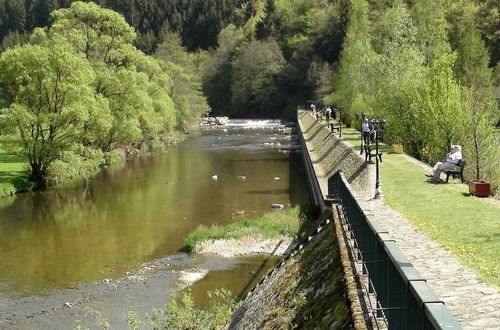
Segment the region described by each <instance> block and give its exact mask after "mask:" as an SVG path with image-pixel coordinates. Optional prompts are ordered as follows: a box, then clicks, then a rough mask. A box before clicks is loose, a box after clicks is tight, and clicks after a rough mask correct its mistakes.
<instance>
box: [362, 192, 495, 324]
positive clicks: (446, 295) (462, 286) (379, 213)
mask: <svg viewBox="0 0 500 330" xmlns="http://www.w3.org/2000/svg"><path fill="white" fill-rule="evenodd" d="M365 203H366V205H367V206H368V207H369V208H370V209H371V211H372V213H373V215H374V216H375V218H376V219H377V221H378V222H379V223H380V224H381V225H382V226H383V227H385V228H386V229H388V230H389V233H390V235H391V237H392V238H393V239H394V240H395V241H396V242H397V244H398V246H399V247H400V249H401V250H402V251H403V253H404V254H405V255H406V257H407V258H408V260H409V261H410V262H411V263H412V264H413V266H414V267H415V268H416V269H417V270H418V271H419V272H420V274H422V276H423V277H424V278H425V279H426V280H427V283H428V284H429V286H430V287H431V288H432V289H433V290H434V292H435V293H436V294H437V295H438V296H439V297H441V299H442V300H443V301H444V302H445V304H446V307H447V308H448V310H449V311H450V313H451V314H452V315H453V316H455V318H456V319H457V320H458V321H459V322H460V324H462V326H463V327H464V328H465V329H500V293H499V292H498V290H497V289H495V288H493V287H492V286H490V285H488V284H485V283H482V282H480V281H479V280H478V279H477V276H476V274H474V273H473V272H472V271H471V270H469V269H467V268H465V267H464V266H462V265H461V264H460V263H459V262H458V260H457V259H456V258H455V257H453V256H452V255H450V254H449V253H448V252H447V251H445V250H444V249H443V248H442V247H441V246H440V245H439V244H438V243H436V242H435V241H433V240H431V239H430V238H428V237H427V236H426V235H424V234H422V233H421V232H419V231H417V230H416V229H415V227H414V226H413V225H412V224H411V223H410V222H409V221H408V220H407V219H405V218H404V217H403V216H402V215H401V214H399V213H398V212H396V211H394V210H393V209H391V208H389V207H388V206H387V205H385V204H384V201H383V200H373V199H372V200H367V201H366V200H365Z"/></svg>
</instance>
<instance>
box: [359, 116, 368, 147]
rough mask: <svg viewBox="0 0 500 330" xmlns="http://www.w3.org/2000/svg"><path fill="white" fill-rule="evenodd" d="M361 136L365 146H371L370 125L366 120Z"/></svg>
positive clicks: (362, 126)
mask: <svg viewBox="0 0 500 330" xmlns="http://www.w3.org/2000/svg"><path fill="white" fill-rule="evenodd" d="M361 134H362V135H363V142H364V143H365V145H368V144H370V125H369V124H368V119H366V118H365V119H364V120H363V123H362V124H361Z"/></svg>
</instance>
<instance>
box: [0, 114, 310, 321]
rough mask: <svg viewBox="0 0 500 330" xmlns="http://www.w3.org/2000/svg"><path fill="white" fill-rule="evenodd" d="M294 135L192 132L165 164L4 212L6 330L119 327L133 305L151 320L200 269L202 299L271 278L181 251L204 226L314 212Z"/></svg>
mask: <svg viewBox="0 0 500 330" xmlns="http://www.w3.org/2000/svg"><path fill="white" fill-rule="evenodd" d="M289 131H290V129H289V128H287V127H285V126H283V125H281V123H280V122H279V121H270V120H268V121H251V120H232V121H230V122H229V123H228V124H227V125H226V126H224V127H219V128H217V129H203V130H199V131H196V132H194V133H193V134H192V136H190V137H189V138H188V139H186V140H185V141H184V142H182V143H180V144H179V145H177V146H175V147H172V148H169V150H168V151H167V152H166V153H161V154H152V155H148V156H142V157H138V158H136V159H134V160H130V161H127V162H125V163H124V164H122V165H120V166H119V167H115V168H112V169H109V170H104V171H102V173H100V174H99V175H97V176H96V177H95V178H94V179H93V180H92V181H91V182H90V183H88V184H83V185H81V184H80V185H76V186H73V187H65V188H57V189H51V190H48V191H43V192H35V193H26V194H19V195H17V196H14V197H11V198H7V199H4V200H1V201H0V266H1V267H0V327H2V326H3V327H9V328H16V327H19V328H47V329H48V328H50V329H55V328H59V327H60V328H67V327H68V326H69V325H71V324H72V323H71V322H73V321H74V314H75V311H77V310H79V311H84V310H87V311H88V310H89V308H88V307H89V306H91V308H92V309H93V310H97V311H99V312H98V314H99V313H102V314H103V315H104V316H105V317H107V318H108V319H116V320H118V319H119V318H120V315H123V316H124V312H123V306H124V305H126V303H127V301H128V304H130V305H131V307H133V308H137V309H138V310H139V312H141V311H150V310H151V308H152V307H153V306H159V305H161V304H163V303H164V302H165V300H166V297H167V294H166V288H168V287H169V286H171V285H173V283H174V282H175V278H176V275H175V274H176V273H175V271H178V270H180V269H186V268H190V267H193V265H196V266H200V265H201V266H203V267H204V268H207V269H210V272H209V274H208V276H207V277H206V278H205V279H204V280H202V281H200V282H199V283H197V284H196V285H195V286H194V287H193V294H194V295H195V297H201V296H202V295H203V293H204V292H205V291H206V290H208V289H211V288H215V287H228V288H230V289H232V290H233V291H234V292H235V293H236V294H240V293H241V291H242V290H244V289H245V288H246V287H248V282H249V281H252V280H253V281H255V280H256V278H257V277H258V275H259V274H257V275H256V274H255V272H256V271H257V270H259V269H260V270H261V272H263V271H265V269H267V268H269V267H270V266H269V263H267V261H266V258H264V257H262V256H261V257H251V258H236V259H223V258H216V257H209V256H194V255H190V254H187V253H183V252H181V251H180V248H181V247H182V245H183V240H184V238H185V237H186V236H187V235H188V234H189V233H190V232H191V231H192V230H193V229H194V228H196V227H197V226H199V225H211V224H225V223H230V222H233V221H236V220H239V219H243V218H245V217H255V216H259V215H261V214H263V213H265V212H268V211H270V210H271V205H272V204H273V203H279V204H284V205H289V204H292V205H294V204H300V203H303V202H306V201H307V198H308V197H307V191H306V189H307V188H306V183H305V178H304V175H303V169H302V161H301V155H300V150H298V149H297V147H298V146H297V145H298V141H297V140H296V136H295V135H293V134H290V132H289ZM214 176H217V179H216V180H214ZM239 176H245V177H246V179H244V180H243V179H241V178H238V177H239ZM242 211H244V215H241V214H242V213H243V212H242ZM265 263H267V264H265ZM145 273H147V275H145ZM235 275H238V276H236V278H237V280H236V279H235ZM141 276H142V277H141ZM146 278H147V279H146ZM127 279H128V280H127ZM137 279H139V280H137ZM142 279H144V281H142ZM118 283H119V284H120V285H118ZM146 285H147V288H146V287H145V286H146ZM159 291H161V292H162V294H158V292H159ZM70 301H73V302H75V303H70V305H71V307H68V306H65V305H64V304H65V303H66V302H70ZM73 305H75V306H73ZM76 305H78V308H79V309H77V308H76V307H77V306H76ZM84 307H85V308H84ZM68 310H71V312H68ZM78 313H79V312H78ZM87 314H89V313H87ZM90 314H92V313H90ZM92 317H95V313H94V315H91V316H90V317H87V319H89V318H92ZM84 318H85V317H84ZM62 319H64V320H65V321H64V322H62V321H61V320H62ZM123 319H124V317H123ZM117 322H118V321H117ZM88 325H89V326H91V327H92V324H88Z"/></svg>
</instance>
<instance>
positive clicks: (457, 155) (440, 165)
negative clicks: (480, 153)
mask: <svg viewBox="0 0 500 330" xmlns="http://www.w3.org/2000/svg"><path fill="white" fill-rule="evenodd" d="M460 159H462V148H461V147H460V146H459V145H452V146H451V147H450V152H449V153H448V154H447V155H446V157H445V158H444V159H443V160H442V161H441V162H437V163H436V165H434V168H433V171H432V174H426V176H427V177H429V179H428V180H427V181H428V182H433V183H437V182H439V181H440V175H441V172H443V171H447V170H453V169H454V168H455V167H456V166H457V164H458V162H459V161H460Z"/></svg>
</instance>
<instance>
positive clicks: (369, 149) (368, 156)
mask: <svg viewBox="0 0 500 330" xmlns="http://www.w3.org/2000/svg"><path fill="white" fill-rule="evenodd" d="M363 148H364V149H365V162H369V163H371V162H372V157H377V153H376V152H373V153H372V145H371V144H365V145H364V146H363ZM374 151H375V150H374ZM378 159H379V161H380V162H381V163H382V153H381V152H380V151H379V152H378Z"/></svg>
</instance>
